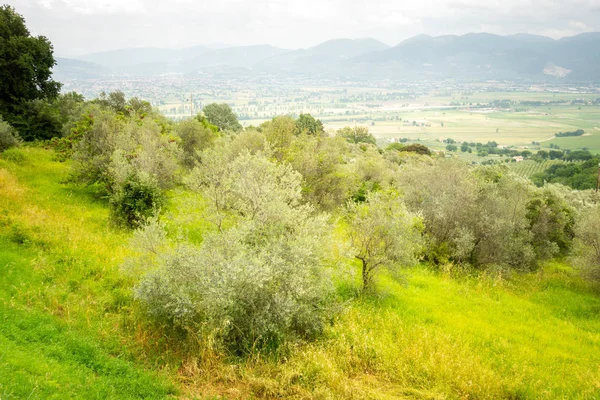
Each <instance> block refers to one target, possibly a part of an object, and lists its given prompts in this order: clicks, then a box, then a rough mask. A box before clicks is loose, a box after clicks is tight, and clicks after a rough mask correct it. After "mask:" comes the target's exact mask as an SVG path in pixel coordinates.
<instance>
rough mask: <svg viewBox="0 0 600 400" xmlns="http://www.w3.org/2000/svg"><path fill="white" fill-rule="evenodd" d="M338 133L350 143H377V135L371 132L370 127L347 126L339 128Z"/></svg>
mask: <svg viewBox="0 0 600 400" xmlns="http://www.w3.org/2000/svg"><path fill="white" fill-rule="evenodd" d="M337 135H338V136H341V137H343V138H344V139H346V140H347V141H348V142H350V143H355V144H358V143H370V144H376V140H375V136H373V135H372V134H370V133H369V128H367V127H366V126H355V127H354V128H351V127H349V126H346V127H344V128H342V129H339V130H338V131H337Z"/></svg>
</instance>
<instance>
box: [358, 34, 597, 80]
mask: <svg viewBox="0 0 600 400" xmlns="http://www.w3.org/2000/svg"><path fill="white" fill-rule="evenodd" d="M352 61H353V64H354V68H355V70H356V66H358V65H364V64H367V65H368V66H369V67H370V69H369V71H370V74H372V75H378V76H387V77H421V78H427V77H440V78H441V77H445V78H447V77H453V78H482V79H505V78H506V79H513V78H531V79H536V78H537V79H542V78H543V79H555V78H561V79H564V78H568V79H578V80H598V79H600V68H598V65H599V64H598V61H600V34H581V35H578V36H573V37H569V38H564V39H561V40H553V39H551V38H546V37H543V36H536V35H528V34H518V35H511V36H499V35H492V34H488V33H470V34H466V35H462V36H454V35H447V36H438V37H430V36H426V35H420V36H416V37H413V38H411V39H408V40H405V41H403V42H401V43H400V44H398V45H397V46H395V47H392V48H390V49H387V50H383V51H379V52H374V53H369V54H365V55H363V56H360V57H357V58H356V59H354V60H352ZM556 71H560V73H557V72H556Z"/></svg>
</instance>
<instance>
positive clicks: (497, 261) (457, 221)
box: [399, 160, 574, 270]
mask: <svg viewBox="0 0 600 400" xmlns="http://www.w3.org/2000/svg"><path fill="white" fill-rule="evenodd" d="M399 187H400V188H401V189H402V191H403V192H404V193H405V196H406V202H407V205H408V207H409V209H410V210H412V211H413V212H420V213H422V215H423V217H424V220H425V227H426V229H425V232H426V235H427V246H426V252H425V256H426V258H427V260H429V261H430V262H432V263H435V264H438V265H443V264H445V263H447V262H449V261H450V262H454V263H459V264H466V265H471V266H473V267H476V268H479V269H485V268H488V267H492V266H502V267H506V268H514V269H519V270H528V269H533V268H537V267H539V265H540V262H541V261H543V260H546V259H549V258H551V257H553V256H555V255H559V254H562V255H565V254H567V253H568V251H569V249H570V242H571V237H572V229H573V217H574V210H573V208H572V206H570V205H569V204H568V201H567V200H566V194H565V193H564V191H563V190H562V189H560V188H547V189H545V190H539V189H536V188H535V187H534V186H533V185H532V184H531V183H529V182H528V181H527V180H525V179H523V178H519V177H517V176H514V175H512V174H510V173H509V172H508V171H507V170H506V169H505V168H502V167H481V168H479V169H475V170H471V169H469V167H468V166H467V165H466V164H464V163H462V162H459V161H451V160H438V161H436V162H434V163H433V164H431V165H428V164H423V163H420V164H416V165H408V166H406V167H405V169H404V171H403V173H402V175H401V177H400V182H399ZM457 204H460V207H457V206H456V205H457Z"/></svg>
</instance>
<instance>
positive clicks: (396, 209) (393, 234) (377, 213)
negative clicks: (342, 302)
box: [346, 192, 423, 291]
mask: <svg viewBox="0 0 600 400" xmlns="http://www.w3.org/2000/svg"><path fill="white" fill-rule="evenodd" d="M346 219H347V221H348V228H349V235H350V242H351V246H352V250H351V251H352V253H353V255H354V257H355V258H356V259H358V260H359V261H360V262H361V271H362V282H363V290H366V291H368V290H372V289H373V285H374V282H373V278H374V277H373V275H374V273H375V272H376V271H377V270H379V269H381V268H387V269H388V270H390V271H391V272H397V271H398V269H399V268H400V267H401V266H406V265H414V264H415V263H416V262H417V261H418V259H417V256H418V254H419V252H420V248H421V230H422V226H423V225H422V221H421V218H420V217H418V216H416V215H415V214H412V213H411V212H409V211H408V210H407V209H406V207H405V205H404V203H403V202H402V201H401V199H400V198H399V197H398V195H397V194H395V193H393V192H387V193H381V192H375V193H371V194H369V195H368V196H367V200H366V201H365V202H363V203H354V202H351V203H349V204H348V209H347V214H346Z"/></svg>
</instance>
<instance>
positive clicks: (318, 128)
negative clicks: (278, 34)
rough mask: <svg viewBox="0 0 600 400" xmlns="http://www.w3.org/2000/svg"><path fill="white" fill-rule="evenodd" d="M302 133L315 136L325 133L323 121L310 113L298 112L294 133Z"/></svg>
mask: <svg viewBox="0 0 600 400" xmlns="http://www.w3.org/2000/svg"><path fill="white" fill-rule="evenodd" d="M302 133H305V134H307V135H315V136H320V135H323V134H324V133H325V129H324V128H323V122H321V120H319V119H315V118H314V117H313V116H312V115H310V114H300V116H299V117H298V119H297V120H296V135H300V134H302Z"/></svg>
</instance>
